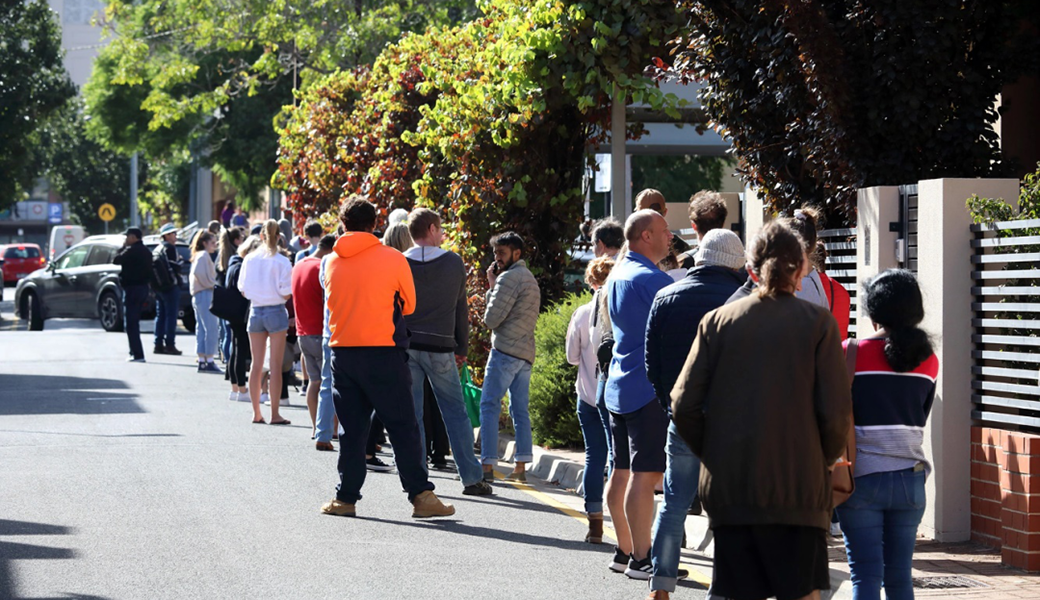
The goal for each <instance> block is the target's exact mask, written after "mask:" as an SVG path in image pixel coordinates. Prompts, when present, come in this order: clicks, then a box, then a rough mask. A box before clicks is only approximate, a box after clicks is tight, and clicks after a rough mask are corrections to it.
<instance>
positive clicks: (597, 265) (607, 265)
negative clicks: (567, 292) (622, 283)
mask: <svg viewBox="0 0 1040 600" xmlns="http://www.w3.org/2000/svg"><path fill="white" fill-rule="evenodd" d="M613 268H614V259H613V258H610V257H609V256H601V257H599V258H594V259H592V261H590V262H589V265H588V266H587V267H585V283H587V284H589V285H595V286H602V285H603V284H604V283H606V282H607V277H609V276H610V271H611V269H613Z"/></svg>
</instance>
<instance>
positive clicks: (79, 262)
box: [54, 246, 90, 270]
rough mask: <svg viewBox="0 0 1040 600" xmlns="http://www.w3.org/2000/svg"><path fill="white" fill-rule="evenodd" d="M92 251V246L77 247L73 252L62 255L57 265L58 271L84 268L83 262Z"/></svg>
mask: <svg viewBox="0 0 1040 600" xmlns="http://www.w3.org/2000/svg"><path fill="white" fill-rule="evenodd" d="M89 251H90V246H77V247H75V248H73V249H72V250H69V251H68V252H66V253H65V254H62V255H61V257H60V258H58V260H57V263H56V264H55V267H54V268H56V269H59V270H60V269H75V268H76V267H82V266H83V262H84V261H85V260H86V258H87V252H89Z"/></svg>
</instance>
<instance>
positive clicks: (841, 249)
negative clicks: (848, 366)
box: [818, 228, 858, 337]
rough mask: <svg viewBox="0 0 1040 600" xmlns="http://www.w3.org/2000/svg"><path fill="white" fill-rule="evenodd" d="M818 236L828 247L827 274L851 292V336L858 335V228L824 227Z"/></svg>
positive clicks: (825, 246)
mask: <svg viewBox="0 0 1040 600" xmlns="http://www.w3.org/2000/svg"><path fill="white" fill-rule="evenodd" d="M818 236H819V238H820V239H821V240H823V246H824V248H826V249H827V276H828V277H830V278H831V279H833V280H834V281H837V282H838V283H840V284H841V285H842V286H843V287H844V288H845V289H846V290H848V292H849V296H850V298H851V304H850V306H849V311H850V312H851V313H852V314H851V315H850V317H849V336H850V337H856V290H857V287H858V286H857V283H856V230H855V229H854V228H853V229H824V230H822V231H820V233H819V234H818Z"/></svg>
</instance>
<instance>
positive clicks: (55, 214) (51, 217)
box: [47, 202, 62, 225]
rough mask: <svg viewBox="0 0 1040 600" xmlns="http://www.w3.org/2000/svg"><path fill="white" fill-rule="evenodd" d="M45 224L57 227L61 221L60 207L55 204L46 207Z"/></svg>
mask: <svg viewBox="0 0 1040 600" xmlns="http://www.w3.org/2000/svg"><path fill="white" fill-rule="evenodd" d="M47 211H48V212H47V222H49V223H53V224H55V225H57V224H58V223H61V221H62V206H61V204H58V203H56V202H52V203H50V204H48V205H47Z"/></svg>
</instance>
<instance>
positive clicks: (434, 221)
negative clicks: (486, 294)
mask: <svg viewBox="0 0 1040 600" xmlns="http://www.w3.org/2000/svg"><path fill="white" fill-rule="evenodd" d="M399 226H400V225H393V226H391V228H390V229H389V230H387V233H388V234H389V232H390V231H391V230H393V228H394V227H399ZM406 227H407V228H408V232H409V234H410V239H411V240H412V241H414V242H415V246H413V247H412V248H409V249H408V250H406V251H405V253H404V256H405V258H407V259H408V266H409V268H410V269H411V271H412V280H413V281H414V282H415V298H416V301H415V312H413V313H412V314H410V315H408V316H407V317H405V324H406V325H407V327H408V330H409V331H410V332H411V334H412V338H411V342H410V346H409V348H408V368H409V369H410V370H411V374H412V402H413V403H414V405H415V415H416V418H417V419H418V420H419V421H420V422H422V421H423V417H424V416H425V411H424V404H425V402H424V400H425V393H424V391H425V390H424V387H425V386H424V385H423V382H424V380H425V379H427V378H429V381H430V385H431V386H432V387H433V395H434V398H435V402H436V403H437V406H438V407H439V408H440V414H441V417H443V420H444V427H445V429H446V430H447V433H448V443H449V445H450V446H451V453H452V456H454V457H455V466H456V468H458V470H459V478H460V479H461V480H462V486H463V489H462V493H463V494H464V495H466V496H490V495H491V494H492V493H493V492H492V490H491V486H490V485H488V483H487V482H486V481H484V480H483V474H482V472H481V466H480V462H479V461H478V460H477V457H476V455H475V454H474V452H473V445H474V442H473V427H472V426H471V425H470V421H469V416H468V415H467V413H466V403H465V400H463V397H462V383H461V382H460V380H459V370H458V366H457V364H459V363H465V361H466V352H467V350H468V347H469V303H468V301H467V296H466V266H465V265H464V264H463V263H462V259H461V258H460V257H459V255H458V254H455V253H454V252H449V251H448V250H444V249H443V248H441V244H442V243H443V242H444V229H443V228H442V227H441V218H440V215H438V214H437V213H435V212H433V211H432V210H430V209H427V208H417V209H415V210H413V211H412V213H411V215H409V217H408V223H407V224H406ZM419 437H420V439H421V440H422V445H423V448H424V449H425V448H426V435H425V431H424V430H423V428H422V427H420V428H419ZM423 464H424V465H425V464H426V463H425V462H424V463H423Z"/></svg>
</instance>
